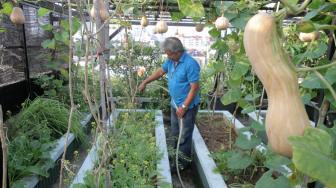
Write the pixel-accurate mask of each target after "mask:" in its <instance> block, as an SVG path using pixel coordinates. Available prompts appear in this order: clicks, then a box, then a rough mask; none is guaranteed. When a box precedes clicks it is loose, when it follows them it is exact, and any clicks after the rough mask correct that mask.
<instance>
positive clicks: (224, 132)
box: [196, 113, 237, 152]
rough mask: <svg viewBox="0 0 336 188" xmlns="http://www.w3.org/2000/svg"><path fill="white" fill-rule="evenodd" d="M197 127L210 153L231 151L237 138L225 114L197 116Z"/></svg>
mask: <svg viewBox="0 0 336 188" xmlns="http://www.w3.org/2000/svg"><path fill="white" fill-rule="evenodd" d="M196 125H197V128H198V130H199V131H200V133H201V135H202V137H203V139H204V142H205V144H206V145H207V147H208V149H209V150H210V152H214V151H219V150H228V149H230V144H233V143H234V140H235V138H236V136H237V134H236V132H235V130H234V128H233V127H232V126H230V124H229V123H228V122H227V120H226V119H225V118H224V117H223V114H202V113H198V114H197V119H196Z"/></svg>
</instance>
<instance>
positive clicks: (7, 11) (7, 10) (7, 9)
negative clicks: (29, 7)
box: [1, 2, 13, 16]
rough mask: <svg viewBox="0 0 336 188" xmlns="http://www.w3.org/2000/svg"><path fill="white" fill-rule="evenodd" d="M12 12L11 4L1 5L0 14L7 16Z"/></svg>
mask: <svg viewBox="0 0 336 188" xmlns="http://www.w3.org/2000/svg"><path fill="white" fill-rule="evenodd" d="M12 10H13V5H12V4H11V3H9V2H6V3H3V4H2V9H1V12H2V13H4V14H6V15H8V16H9V15H10V14H11V13H12Z"/></svg>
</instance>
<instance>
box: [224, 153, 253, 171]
mask: <svg viewBox="0 0 336 188" xmlns="http://www.w3.org/2000/svg"><path fill="white" fill-rule="evenodd" d="M252 163H253V159H252V158H251V157H250V156H248V155H244V154H241V153H238V152H237V153H235V154H233V155H232V156H231V157H230V158H229V159H228V168H230V169H246V168H247V167H248V166H250V165H251V164H252Z"/></svg>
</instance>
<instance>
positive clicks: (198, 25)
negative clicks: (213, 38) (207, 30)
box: [195, 24, 204, 32]
mask: <svg viewBox="0 0 336 188" xmlns="http://www.w3.org/2000/svg"><path fill="white" fill-rule="evenodd" d="M203 28H204V25H203V24H196V25H195V30H196V31H197V32H202V31H203Z"/></svg>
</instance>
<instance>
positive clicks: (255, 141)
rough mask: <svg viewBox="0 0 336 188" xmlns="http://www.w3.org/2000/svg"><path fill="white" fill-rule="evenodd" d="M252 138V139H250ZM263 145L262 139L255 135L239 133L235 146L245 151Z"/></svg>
mask: <svg viewBox="0 0 336 188" xmlns="http://www.w3.org/2000/svg"><path fill="white" fill-rule="evenodd" d="M248 137H250V138H248ZM259 144H261V139H260V138H258V137H256V136H255V135H251V136H247V135H245V134H244V133H242V132H241V133H239V134H238V137H237V139H236V142H235V146H237V147H239V148H241V149H244V150H250V149H253V148H255V147H256V146H258V145H259Z"/></svg>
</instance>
